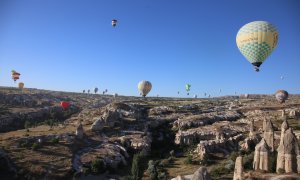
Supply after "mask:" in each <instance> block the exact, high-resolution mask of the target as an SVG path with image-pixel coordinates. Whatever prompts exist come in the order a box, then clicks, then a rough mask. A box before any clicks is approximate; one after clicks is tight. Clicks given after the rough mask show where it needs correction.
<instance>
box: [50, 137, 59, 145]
mask: <svg viewBox="0 0 300 180" xmlns="http://www.w3.org/2000/svg"><path fill="white" fill-rule="evenodd" d="M51 142H52V143H54V144H57V143H59V138H52V139H51Z"/></svg>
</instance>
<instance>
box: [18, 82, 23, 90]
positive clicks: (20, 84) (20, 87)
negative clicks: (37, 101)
mask: <svg viewBox="0 0 300 180" xmlns="http://www.w3.org/2000/svg"><path fill="white" fill-rule="evenodd" d="M23 88H24V83H22V82H19V89H21V90H23Z"/></svg>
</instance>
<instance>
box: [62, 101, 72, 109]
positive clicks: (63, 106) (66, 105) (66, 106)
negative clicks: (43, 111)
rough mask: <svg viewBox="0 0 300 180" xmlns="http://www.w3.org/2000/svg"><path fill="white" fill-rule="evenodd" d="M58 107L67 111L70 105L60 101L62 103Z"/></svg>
mask: <svg viewBox="0 0 300 180" xmlns="http://www.w3.org/2000/svg"><path fill="white" fill-rule="evenodd" d="M60 106H61V107H62V108H63V109H64V110H66V109H68V107H69V106H70V103H68V102H66V101H62V102H61V103H60Z"/></svg>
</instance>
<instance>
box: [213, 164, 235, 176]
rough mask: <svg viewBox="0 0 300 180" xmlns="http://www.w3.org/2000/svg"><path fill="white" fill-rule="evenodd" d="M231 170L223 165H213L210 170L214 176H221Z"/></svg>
mask: <svg viewBox="0 0 300 180" xmlns="http://www.w3.org/2000/svg"><path fill="white" fill-rule="evenodd" d="M230 172H231V170H229V169H227V168H225V167H224V166H223V165H219V166H216V167H213V168H212V169H211V171H210V175H211V176H212V177H214V178H217V177H220V176H222V175H224V174H229V173H230Z"/></svg>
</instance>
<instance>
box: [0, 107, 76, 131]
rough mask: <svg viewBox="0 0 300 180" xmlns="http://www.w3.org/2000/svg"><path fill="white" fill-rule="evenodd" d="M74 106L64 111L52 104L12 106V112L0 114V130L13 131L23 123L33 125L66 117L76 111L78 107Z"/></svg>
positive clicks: (23, 124) (22, 126) (22, 127)
mask: <svg viewBox="0 0 300 180" xmlns="http://www.w3.org/2000/svg"><path fill="white" fill-rule="evenodd" d="M73 107H74V108H72V109H68V111H64V110H63V109H62V108H61V107H58V106H52V107H44V108H27V109H26V110H24V109H23V108H14V109H13V110H12V112H11V111H10V112H8V113H7V114H4V115H0V132H7V131H13V130H18V129H24V128H25V123H26V122H27V123H28V124H31V125H34V124H38V123H40V122H43V121H45V120H49V119H59V120H61V121H62V120H63V119H66V118H67V117H68V116H70V115H71V114H73V113H76V112H78V110H79V109H78V108H77V107H75V106H73Z"/></svg>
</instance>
